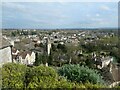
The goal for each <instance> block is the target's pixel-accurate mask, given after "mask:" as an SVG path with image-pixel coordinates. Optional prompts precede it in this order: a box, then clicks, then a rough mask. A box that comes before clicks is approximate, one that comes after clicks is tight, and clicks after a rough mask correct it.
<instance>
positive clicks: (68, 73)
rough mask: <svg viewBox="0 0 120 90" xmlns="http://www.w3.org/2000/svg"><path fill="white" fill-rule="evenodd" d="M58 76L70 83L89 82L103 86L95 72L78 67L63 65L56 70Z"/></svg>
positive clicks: (100, 78)
mask: <svg viewBox="0 0 120 90" xmlns="http://www.w3.org/2000/svg"><path fill="white" fill-rule="evenodd" d="M58 72H59V74H60V75H62V76H64V77H66V78H67V79H69V80H71V81H76V82H82V83H86V82H87V81H89V82H90V83H93V84H97V83H98V84H103V83H104V81H103V80H102V77H101V76H100V74H98V72H97V71H96V70H93V69H90V68H88V67H85V66H79V65H64V66H62V67H61V68H60V69H58Z"/></svg>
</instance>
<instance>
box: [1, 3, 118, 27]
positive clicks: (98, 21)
mask: <svg viewBox="0 0 120 90" xmlns="http://www.w3.org/2000/svg"><path fill="white" fill-rule="evenodd" d="M117 27H118V3H117V2H3V3H2V28H18V29H22V28H31V29H61V28H62V29H64V28H117Z"/></svg>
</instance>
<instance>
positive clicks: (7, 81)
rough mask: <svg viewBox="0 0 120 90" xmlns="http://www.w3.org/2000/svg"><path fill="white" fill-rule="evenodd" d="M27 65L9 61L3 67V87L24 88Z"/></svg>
mask: <svg viewBox="0 0 120 90" xmlns="http://www.w3.org/2000/svg"><path fill="white" fill-rule="evenodd" d="M25 71H26V66H25V65H21V64H15V63H8V64H5V65H3V67H2V88H24V86H25V83H24V81H25Z"/></svg>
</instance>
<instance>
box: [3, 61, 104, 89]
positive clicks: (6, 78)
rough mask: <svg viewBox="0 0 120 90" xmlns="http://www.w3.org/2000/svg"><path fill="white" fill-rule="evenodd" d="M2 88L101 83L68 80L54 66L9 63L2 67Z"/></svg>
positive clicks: (97, 85)
mask: <svg viewBox="0 0 120 90" xmlns="http://www.w3.org/2000/svg"><path fill="white" fill-rule="evenodd" d="M2 80H3V82H2V88H3V89H4V88H7V89H8V88H12V89H14V88H15V89H22V88H25V89H29V88H32V89H33V88H39V89H43V88H56V89H57V88H59V89H63V88H66V89H68V88H69V89H75V88H90V89H94V88H100V87H102V86H101V85H99V84H95V85H93V84H92V83H89V82H87V83H85V84H82V83H76V81H75V82H71V81H68V80H67V79H66V78H65V77H62V76H59V75H58V73H57V72H56V70H55V69H54V68H52V67H46V66H33V67H26V66H25V65H20V64H14V63H9V64H5V65H3V67H2Z"/></svg>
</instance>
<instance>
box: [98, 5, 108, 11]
mask: <svg viewBox="0 0 120 90" xmlns="http://www.w3.org/2000/svg"><path fill="white" fill-rule="evenodd" d="M100 9H102V10H106V11H109V10H110V8H109V7H108V6H105V5H103V6H101V7H100Z"/></svg>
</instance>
